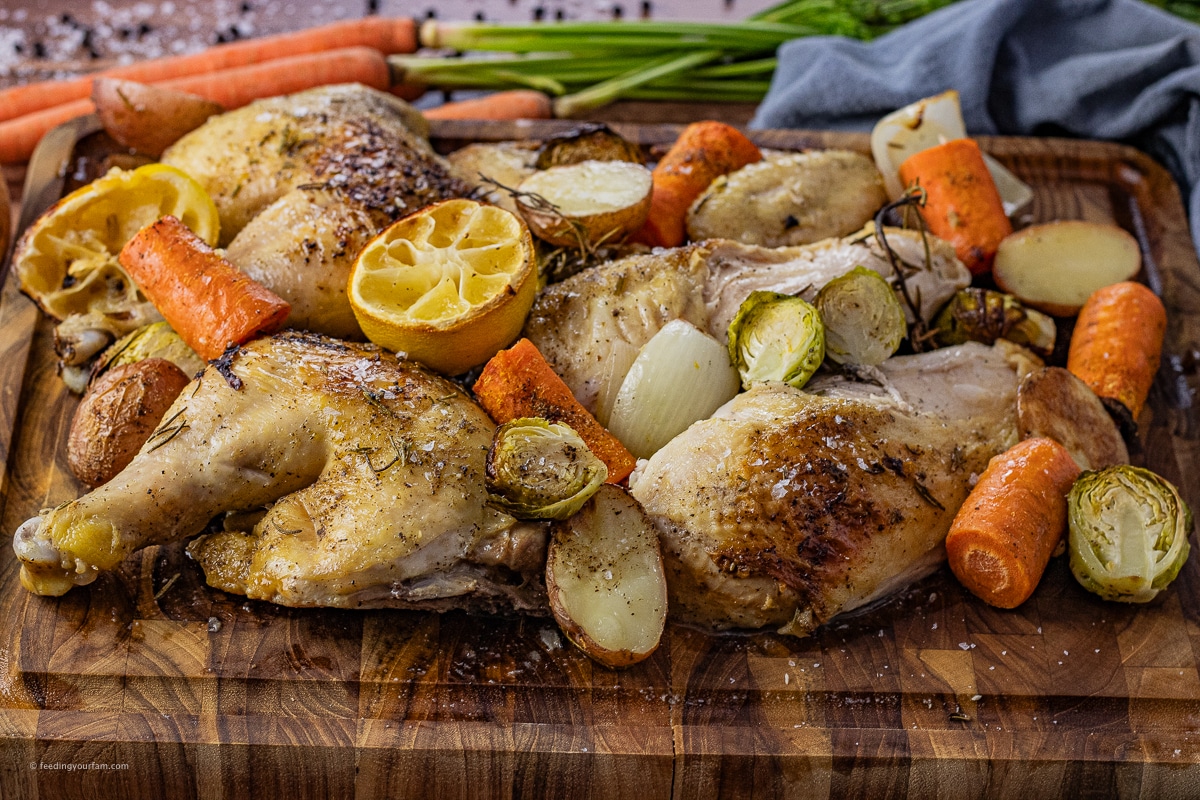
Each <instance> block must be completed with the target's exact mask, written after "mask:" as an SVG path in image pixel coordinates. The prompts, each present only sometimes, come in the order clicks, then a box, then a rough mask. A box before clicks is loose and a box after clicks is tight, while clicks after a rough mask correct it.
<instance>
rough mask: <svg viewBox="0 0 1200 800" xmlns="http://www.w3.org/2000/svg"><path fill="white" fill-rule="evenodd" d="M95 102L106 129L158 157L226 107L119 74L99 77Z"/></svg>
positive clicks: (122, 142) (125, 143)
mask: <svg viewBox="0 0 1200 800" xmlns="http://www.w3.org/2000/svg"><path fill="white" fill-rule="evenodd" d="M92 102H93V103H95V104H96V113H97V114H99V116H100V122H101V123H102V124H103V125H104V130H105V131H107V132H108V135H109V136H111V137H113V138H114V139H116V140H117V143H118V144H120V145H122V146H123V147H129V148H132V149H134V150H137V151H138V152H139V153H145V154H146V155H148V156H154V157H155V158H158V157H159V156H160V155H162V152H163V151H164V150H166V149H167V148H168V147H170V146H171V145H172V144H174V143H175V142H176V141H177V140H178V139H179V138H180V137H182V136H183V135H184V134H185V133H190V132H191V131H194V130H195V129H196V128H199V127H200V126H201V125H202V124H204V121H205V120H207V119H208V118H209V117H211V116H213V115H214V114H220V113H221V112H222V111H224V110H225V109H224V108H223V107H222V106H221V104H220V103H214V102H213V101H211V100H208V99H206V98H203V97H201V96H199V95H195V94H190V93H188V92H181V91H179V90H177V89H165V88H163V87H161V86H151V85H149V84H145V83H137V82H136V81H125V80H120V79H118V78H97V79H96V80H95V82H94V83H93V84H92Z"/></svg>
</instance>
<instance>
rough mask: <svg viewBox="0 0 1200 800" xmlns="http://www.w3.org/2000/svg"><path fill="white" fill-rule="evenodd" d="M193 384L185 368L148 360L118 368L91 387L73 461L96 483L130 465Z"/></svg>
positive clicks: (71, 443)
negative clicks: (177, 399) (183, 393)
mask: <svg viewBox="0 0 1200 800" xmlns="http://www.w3.org/2000/svg"><path fill="white" fill-rule="evenodd" d="M188 382H189V379H188V376H187V375H185V374H184V373H183V370H181V369H180V368H179V367H177V366H175V365H174V364H172V363H171V362H170V361H167V360H166V359H163V358H148V359H146V360H144V361H137V362H135V363H133V364H124V365H122V366H120V367H115V368H113V369H111V370H109V371H107V372H105V373H104V374H103V375H101V376H100V377H99V378H98V379H97V380H96V382H95V383H93V384H92V386H91V387H90V388H89V389H88V392H87V394H86V395H84V397H83V400H82V401H81V402H80V403H79V407H78V408H76V409H75V417H74V419H72V420H71V433H70V435H69V436H68V439H67V465H68V466H69V467H70V468H71V472H73V473H74V474H75V477H76V478H78V479H79V480H80V482H82V483H84V484H86V485H87V486H91V487H95V486H99V485H100V484H102V483H107V482H108V481H110V480H111V479H112V478H113V476H115V475H116V474H117V473H118V472H120V471H121V470H123V469H125V467H126V466H127V465H128V464H129V462H130V461H132V460H133V457H134V455H135V454H136V453H137V452H138V450H140V449H141V448H142V445H143V444H145V443H146V440H147V439H149V438H150V435H151V434H152V433H154V430H155V429H156V428H157V427H158V424H159V422H161V421H162V418H163V414H164V413H165V412H166V410H167V409H168V408H170V407H171V404H172V403H174V402H175V398H176V397H178V396H179V393H180V392H182V391H183V387H184V386H187V384H188Z"/></svg>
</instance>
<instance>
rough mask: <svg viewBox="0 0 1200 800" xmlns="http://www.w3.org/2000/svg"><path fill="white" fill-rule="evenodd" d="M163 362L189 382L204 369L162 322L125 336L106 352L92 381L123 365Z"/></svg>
mask: <svg viewBox="0 0 1200 800" xmlns="http://www.w3.org/2000/svg"><path fill="white" fill-rule="evenodd" d="M147 358H165V359H166V360H167V361H170V362H171V363H172V364H174V365H175V366H177V367H179V368H180V369H181V370H183V374H184V375H187V376H188V377H189V378H190V377H192V376H193V375H195V374H196V373H197V372H199V371H200V370H202V369H204V359H202V358H200V356H198V355H196V351H195V350H193V349H192V348H190V347H188V346H187V343H186V342H184V341H183V339H181V338H180V337H179V334H178V333H176V332H175V329H174V328H172V327H171V326H170V325H168V324H167V323H165V322H152V323H150V324H149V325H143V326H142V327H140V328H138V329H137V330H135V331H131V332H130V333H127V334H125V335H124V336H122V337H121V338H120V339H118V340H117V341H115V342H113V344H112V345H111V346H110V347H109V348H108V349H107V350H105V351H104V352H103V353H102V354H101V355H100V358H99V360H98V361H97V364H96V369H95V371H94V372H93V374H92V379H93V380H94V379H96V378H97V377H99V376H100V374H101V373H102V372H104V371H105V370H108V369H112V368H114V367H119V366H122V365H123V364H133V363H135V362H137V361H145V360H146V359H147Z"/></svg>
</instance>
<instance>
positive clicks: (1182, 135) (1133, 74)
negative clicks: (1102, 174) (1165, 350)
mask: <svg viewBox="0 0 1200 800" xmlns="http://www.w3.org/2000/svg"><path fill="white" fill-rule="evenodd" d="M947 89H957V90H958V91H959V93H960V95H961V101H962V109H963V117H964V118H965V121H966V125H967V131H968V132H969V133H972V134H1017V135H1033V136H1037V135H1042V136H1079V137H1085V138H1091V139H1113V140H1118V141H1122V142H1126V143H1129V144H1132V145H1134V146H1137V147H1139V148H1141V149H1142V150H1144V151H1146V152H1147V153H1149V154H1150V155H1151V156H1153V157H1154V158H1156V159H1157V160H1158V161H1159V162H1160V163H1162V164H1163V165H1164V166H1166V167H1167V169H1168V170H1170V171H1171V173H1172V175H1174V176H1175V179H1176V180H1177V181H1178V182H1179V184H1180V186H1181V188H1182V190H1183V193H1184V198H1185V202H1186V204H1187V207H1188V218H1189V221H1190V224H1191V230H1192V238H1193V241H1194V242H1195V243H1196V246H1197V250H1198V251H1200V26H1197V25H1193V24H1191V23H1189V22H1186V21H1184V20H1181V19H1179V18H1178V17H1175V16H1172V15H1170V14H1167V13H1165V12H1163V11H1160V10H1158V9H1156V8H1154V7H1152V6H1149V5H1146V4H1145V3H1142V2H1139V0H966V1H965V2H961V3H956V4H954V5H952V6H949V7H947V8H944V9H942V10H941V11H937V12H935V13H933V14H930V15H928V16H926V17H923V18H921V19H919V20H917V21H915V22H913V23H910V24H908V25H906V26H904V27H902V28H899V29H897V30H895V31H892V32H891V33H889V34H887V35H886V36H882V37H880V38H879V39H876V40H875V41H873V42H860V41H854V40H850V39H844V38H841V37H834V36H815V37H811V38H807V39H797V40H795V41H792V42H788V43H787V44H785V45H783V47H781V48H780V49H779V66H778V68H777V69H776V71H775V77H774V80H773V81H772V83H771V88H770V91H769V92H768V93H767V96H766V98H765V99H764V100H763V102H762V104H761V105H760V106H759V109H758V113H757V114H756V115H755V117H754V120H753V121H752V122H751V126H752V127H757V128H813V129H822V128H824V129H832V130H870V128H871V126H872V125H874V124H875V121H876V120H878V119H879V118H880V117H881V116H883V115H884V114H887V113H888V112H890V111H893V110H894V109H897V108H899V107H901V106H904V105H907V104H908V103H911V102H913V101H915V100H919V99H921V98H922V97H929V96H930V95H934V94H937V93H939V92H942V91H945V90H947Z"/></svg>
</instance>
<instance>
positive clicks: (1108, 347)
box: [1067, 281, 1167, 421]
mask: <svg viewBox="0 0 1200 800" xmlns="http://www.w3.org/2000/svg"><path fill="white" fill-rule="evenodd" d="M1166 330H1167V311H1166V309H1165V308H1163V304H1162V300H1159V299H1158V295H1156V294H1154V292H1152V291H1150V290H1149V289H1148V288H1146V287H1145V286H1143V285H1142V284H1140V283H1134V282H1132V281H1123V282H1121V283H1114V284H1112V285H1111V286H1105V287H1104V288H1102V289H1097V290H1096V291H1094V292H1092V295H1091V297H1089V298H1088V299H1087V302H1086V303H1084V304H1083V308H1081V309H1080V310H1079V317H1078V319H1077V320H1076V321H1075V332H1074V333H1073V334H1072V335H1071V347H1070V350H1069V351H1068V352H1067V369H1068V370H1070V371H1071V372H1072V373H1073V374H1074V375H1075V376H1076V377H1078V378H1079V379H1080V380H1082V381H1083V382H1084V383H1086V384H1087V385H1088V386H1090V387H1092V391H1093V392H1095V393H1096V395H1097V396H1099V397H1102V398H1108V399H1110V400H1116V401H1117V402H1119V403H1120V404H1121V405H1122V406H1124V407H1125V408H1127V409H1128V410H1129V413H1130V415H1131V416H1132V420H1133V421H1136V420H1137V418H1138V415H1139V414H1141V413H1142V407H1143V406H1144V405H1145V404H1146V397H1147V395H1149V394H1150V386H1151V385H1152V384H1153V383H1154V375H1155V374H1156V373H1157V372H1158V362H1159V360H1160V359H1161V358H1162V347H1163V337H1164V336H1165V334H1166Z"/></svg>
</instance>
